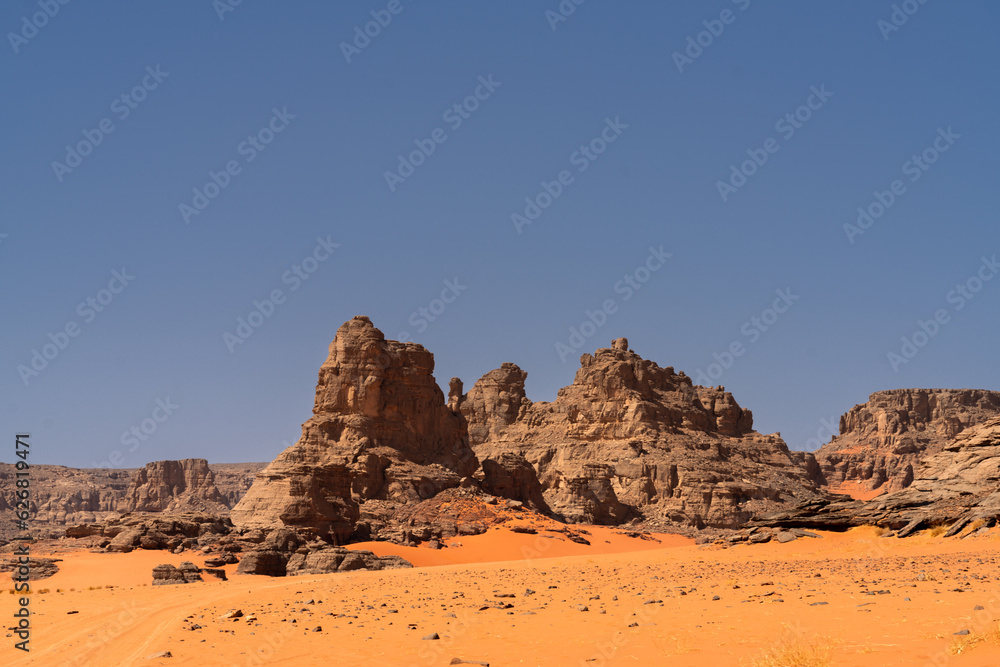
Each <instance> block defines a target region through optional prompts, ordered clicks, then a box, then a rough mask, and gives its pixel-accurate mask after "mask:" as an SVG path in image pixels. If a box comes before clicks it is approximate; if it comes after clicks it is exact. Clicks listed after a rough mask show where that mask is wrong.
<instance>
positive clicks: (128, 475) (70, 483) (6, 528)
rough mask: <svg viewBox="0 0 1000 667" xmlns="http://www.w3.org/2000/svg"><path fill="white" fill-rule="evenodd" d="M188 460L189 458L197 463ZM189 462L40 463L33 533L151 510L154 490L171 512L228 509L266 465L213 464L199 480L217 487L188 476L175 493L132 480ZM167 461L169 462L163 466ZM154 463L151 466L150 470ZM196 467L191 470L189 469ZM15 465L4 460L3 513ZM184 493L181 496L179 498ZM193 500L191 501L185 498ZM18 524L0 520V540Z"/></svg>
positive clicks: (34, 471) (49, 533)
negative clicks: (119, 465) (211, 478)
mask: <svg viewBox="0 0 1000 667" xmlns="http://www.w3.org/2000/svg"><path fill="white" fill-rule="evenodd" d="M198 460H199V459H187V460H186V461H187V462H189V461H198ZM186 461H160V462H158V463H156V464H150V465H149V466H147V467H146V468H145V469H144V470H143V469H139V470H137V469H132V468H123V469H107V468H67V467H66V466H54V465H46V464H37V465H32V466H31V481H32V485H31V498H32V510H33V512H34V514H33V516H32V520H31V530H32V533H33V534H34V535H35V536H37V537H42V538H48V537H53V538H54V537H58V536H61V535H63V533H64V531H65V528H66V526H73V525H79V524H90V523H95V522H101V521H105V520H107V519H111V518H115V517H118V516H120V515H121V513H123V512H130V511H135V510H137V509H139V511H143V509H142V508H144V507H148V508H149V509H150V511H159V510H153V507H155V506H156V503H151V502H150V498H151V496H150V493H155V494H156V497H160V498H164V499H166V501H165V503H164V504H165V505H167V506H168V511H172V512H176V511H181V512H183V511H206V510H207V511H210V512H214V513H226V512H228V510H229V508H230V507H232V506H233V505H235V504H236V503H237V502H238V501H239V499H240V498H242V497H243V494H244V493H246V490H247V489H248V488H250V485H251V484H252V483H253V477H254V475H255V474H256V473H257V472H258V471H259V470H261V469H263V468H264V465H265V464H263V463H221V464H215V463H213V464H209V465H208V469H209V470H208V472H204V471H203V470H202V471H200V472H198V473H197V476H200V477H201V479H205V478H207V477H208V476H209V474H211V475H213V476H214V480H215V481H214V484H215V489H216V491H215V492H213V491H211V490H210V489H208V488H207V487H205V488H200V487H199V484H198V483H195V484H192V481H193V479H191V478H190V477H185V475H187V473H184V474H182V475H181V477H184V480H183V487H182V488H183V489H186V490H187V491H186V492H185V491H181V493H180V494H178V495H175V494H174V491H172V490H171V489H175V488H178V486H179V485H178V484H173V485H169V484H162V483H157V487H158V488H157V490H156V491H153V490H152V488H151V487H150V485H149V482H148V481H147V483H137V482H136V480H135V479H134V478H136V477H137V476H141V475H145V476H146V479H147V480H149V481H152V480H157V479H159V480H160V482H165V481H167V480H166V477H164V476H163V475H162V474H160V473H159V472H157V468H159V469H160V470H164V469H165V468H166V467H168V466H170V465H171V464H172V465H175V466H176V465H180V466H181V468H184V467H185V465H187V466H188V468H189V469H190V466H191V464H190V463H187V462H186ZM165 464H166V465H165ZM150 466H152V467H153V468H152V469H151V467H150ZM191 470H192V471H193V469H191ZM16 472H17V471H16V470H15V469H14V466H13V465H11V464H8V463H0V512H8V511H12V510H13V507H12V506H11V504H10V502H11V499H12V498H13V497H14V483H15V481H16V479H17V478H16V476H15V473H16ZM181 496H182V497H181ZM204 497H211V498H215V500H214V501H213V502H211V503H207V504H205V503H202V502H201V498H204ZM188 500H190V501H192V502H191V503H188V502H187V501H188ZM13 527H14V523H13V522H11V521H6V522H0V538H4V537H7V538H9V537H11V536H12V535H13V532H12V531H13Z"/></svg>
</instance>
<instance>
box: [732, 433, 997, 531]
mask: <svg viewBox="0 0 1000 667" xmlns="http://www.w3.org/2000/svg"><path fill="white" fill-rule="evenodd" d="M915 470H916V472H915V479H914V480H913V482H912V483H911V484H910V485H909V486H908V487H907V488H905V489H902V490H900V491H894V492H891V493H888V494H885V495H882V496H879V497H878V498H875V499H872V500H868V501H861V500H848V499H846V498H843V497H841V499H840V500H832V501H831V500H817V501H813V502H809V503H804V504H803V505H801V506H799V507H796V508H793V509H791V510H788V511H782V512H777V513H774V514H768V515H764V516H761V517H758V518H756V519H755V520H754V521H753V522H752V523H753V524H755V525H761V526H771V527H796V528H825V529H831V530H843V529H846V528H850V527H852V526H861V525H869V524H871V525H876V526H881V527H884V528H888V529H890V530H893V531H898V533H897V535H898V536H899V537H905V536H906V535H909V534H911V533H913V532H914V531H916V530H919V529H921V528H927V527H931V526H948V529H947V531H946V532H945V536H950V535H956V534H959V533H961V532H962V531H971V530H976V529H980V528H984V527H989V526H992V525H995V524H996V523H997V521H998V520H1000V418H993V419H990V420H987V421H986V422H985V423H983V424H980V425H978V426H971V427H969V428H967V429H965V430H963V431H961V432H960V433H959V434H958V435H956V436H954V437H953V438H952V439H951V440H950V441H949V442H948V443H947V444H945V445H943V446H942V447H941V451H939V452H937V453H935V454H931V455H929V456H926V457H924V458H923V459H920V460H919V461H918V462H917V463H916V464H915Z"/></svg>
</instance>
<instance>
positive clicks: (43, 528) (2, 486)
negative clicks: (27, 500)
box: [0, 463, 134, 537]
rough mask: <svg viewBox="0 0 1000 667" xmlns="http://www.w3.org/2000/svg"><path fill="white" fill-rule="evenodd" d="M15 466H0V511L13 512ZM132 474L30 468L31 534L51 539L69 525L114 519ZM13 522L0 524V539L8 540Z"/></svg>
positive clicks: (39, 465) (6, 464) (41, 466)
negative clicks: (5, 538)
mask: <svg viewBox="0 0 1000 667" xmlns="http://www.w3.org/2000/svg"><path fill="white" fill-rule="evenodd" d="M16 472H17V471H16V470H15V468H14V466H13V465H11V464H9V463H0V511H2V512H3V513H4V514H5V515H6V514H8V513H9V512H12V511H13V509H14V508H13V506H12V503H13V498H14V491H15V487H14V484H15V480H16V479H17V477H16V475H15V473H16ZM133 472H134V471H133V470H109V469H89V470H88V469H79V468H67V467H66V466H54V465H45V464H38V465H32V466H31V503H32V510H33V515H32V521H31V530H32V533H33V534H34V535H35V536H37V537H54V536H57V535H60V534H61V533H62V530H63V528H64V527H65V526H66V525H67V524H71V523H91V522H94V521H101V520H103V519H106V518H108V517H111V516H116V515H117V512H118V507H119V504H120V502H121V500H122V498H123V497H124V494H125V489H127V488H128V485H129V480H130V479H131V477H132V473H133ZM13 526H14V522H13V521H3V522H0V537H4V536H9V535H10V534H11V533H10V532H9V531H10V530H11V529H12V528H13Z"/></svg>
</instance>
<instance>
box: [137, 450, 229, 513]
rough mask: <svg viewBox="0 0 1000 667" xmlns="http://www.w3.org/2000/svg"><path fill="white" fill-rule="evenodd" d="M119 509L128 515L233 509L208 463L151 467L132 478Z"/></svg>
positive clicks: (168, 463)
mask: <svg viewBox="0 0 1000 667" xmlns="http://www.w3.org/2000/svg"><path fill="white" fill-rule="evenodd" d="M119 507H120V508H121V509H122V510H123V511H126V512H172V511H176V510H182V509H183V510H201V511H214V512H219V511H225V510H227V509H229V505H228V504H227V503H226V497H225V496H223V495H222V493H221V492H220V491H219V489H218V487H217V486H216V485H215V473H213V472H212V470H211V469H210V468H209V467H208V461H206V460H205V459H183V460H181V461H155V462H153V463H147V464H146V467H145V468H142V469H141V470H139V471H137V472H136V474H135V475H134V476H133V477H132V482H131V484H129V488H128V489H127V490H126V491H125V498H124V501H123V502H122V503H121V504H120V505H119Z"/></svg>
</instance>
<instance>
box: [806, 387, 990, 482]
mask: <svg viewBox="0 0 1000 667" xmlns="http://www.w3.org/2000/svg"><path fill="white" fill-rule="evenodd" d="M998 415H1000V392H992V391H981V390H972V389H894V390H891V391H879V392H876V393H874V394H872V395H871V396H870V397H869V398H868V402H867V403H863V404H861V405H856V406H854V407H853V408H852V409H851V410H850V411H849V412H848V413H847V414H845V415H844V416H842V417H841V418H840V435H839V436H836V437H834V438H833V439H832V440H831V441H830V442H829V443H827V444H826V445H824V446H823V447H821V448H820V449H819V450H818V451H817V452H816V460H817V461H818V462H819V464H820V467H821V469H822V472H823V475H824V477H825V478H826V482H827V484H828V486H829V487H830V489H831V490H832V491H840V492H844V493H848V494H852V495H855V496H858V497H871V496H872V495H875V494H878V493H886V492H892V491H899V490H901V489H904V488H906V487H908V486H909V485H910V484H911V483H912V482H913V481H914V479H915V477H916V466H917V463H918V461H919V459H920V458H921V457H924V456H929V455H933V454H936V453H938V452H940V451H942V449H943V448H944V447H945V445H946V444H947V443H949V442H950V441H951V440H952V439H953V438H954V437H955V436H956V435H958V434H959V433H961V432H962V431H963V430H964V429H966V428H968V427H970V426H974V425H977V424H981V423H983V422H985V421H987V420H989V419H991V418H992V417H995V416H998Z"/></svg>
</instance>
